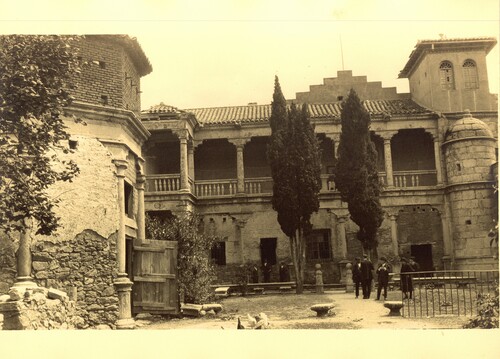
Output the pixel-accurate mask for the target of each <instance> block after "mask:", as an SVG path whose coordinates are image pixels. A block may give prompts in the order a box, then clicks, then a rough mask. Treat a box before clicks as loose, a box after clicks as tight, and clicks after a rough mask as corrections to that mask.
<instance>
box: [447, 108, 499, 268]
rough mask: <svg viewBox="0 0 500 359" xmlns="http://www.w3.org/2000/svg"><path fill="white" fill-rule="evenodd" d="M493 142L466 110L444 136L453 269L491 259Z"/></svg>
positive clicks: (485, 263)
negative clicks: (489, 233) (489, 236)
mask: <svg viewBox="0 0 500 359" xmlns="http://www.w3.org/2000/svg"><path fill="white" fill-rule="evenodd" d="M495 145H496V140H495V138H494V137H493V134H492V132H491V130H490V129H489V128H488V126H487V125H486V124H485V123H484V122H482V121H481V120H478V119H477V118H473V117H472V116H471V114H470V112H468V111H466V114H465V116H464V118H462V119H459V120H457V121H456V122H455V123H454V124H453V125H452V126H450V128H449V129H448V131H447V132H446V135H445V138H444V143H443V152H444V160H445V163H446V177H447V189H446V193H447V199H448V203H449V205H450V210H451V222H452V236H453V248H454V262H455V268H456V269H466V268H467V269H486V268H487V266H488V265H490V264H491V263H493V262H491V263H490V264H488V261H491V260H492V259H491V255H490V249H489V238H488V232H489V230H490V227H491V223H492V219H493V218H494V215H495V214H494V193H493V182H492V176H491V170H492V166H493V165H494V164H495V163H496V155H495ZM488 258H489V259H488ZM485 259H487V260H486V261H485ZM491 265H494V263H493V264H491Z"/></svg>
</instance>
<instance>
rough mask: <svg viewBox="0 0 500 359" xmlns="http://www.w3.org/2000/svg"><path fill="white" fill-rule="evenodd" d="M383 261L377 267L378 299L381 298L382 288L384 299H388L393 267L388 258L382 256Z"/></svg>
mask: <svg viewBox="0 0 500 359" xmlns="http://www.w3.org/2000/svg"><path fill="white" fill-rule="evenodd" d="M380 261H381V263H380V264H379V266H378V268H377V279H378V287H377V300H380V293H381V292H382V289H384V300H385V299H387V285H388V284H389V273H390V272H391V270H392V268H391V265H390V264H389V262H387V258H385V257H381V258H380Z"/></svg>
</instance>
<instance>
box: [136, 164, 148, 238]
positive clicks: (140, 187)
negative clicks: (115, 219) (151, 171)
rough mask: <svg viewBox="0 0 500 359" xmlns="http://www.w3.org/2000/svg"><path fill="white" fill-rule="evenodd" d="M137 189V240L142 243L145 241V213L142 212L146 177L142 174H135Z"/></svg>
mask: <svg viewBox="0 0 500 359" xmlns="http://www.w3.org/2000/svg"><path fill="white" fill-rule="evenodd" d="M136 182H137V183H136V188H137V197H138V198H137V217H136V218H137V240H138V241H139V242H141V243H142V242H144V240H145V239H146V221H145V217H146V213H145V210H144V183H145V182H146V176H144V175H143V174H139V173H138V174H137V181H136Z"/></svg>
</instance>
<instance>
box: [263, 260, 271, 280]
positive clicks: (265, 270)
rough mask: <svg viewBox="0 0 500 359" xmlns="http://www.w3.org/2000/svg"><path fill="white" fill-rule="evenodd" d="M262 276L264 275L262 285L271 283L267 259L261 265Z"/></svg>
mask: <svg viewBox="0 0 500 359" xmlns="http://www.w3.org/2000/svg"><path fill="white" fill-rule="evenodd" d="M262 274H263V275H264V283H269V282H270V281H271V265H270V264H269V262H268V261H267V259H266V260H264V264H263V265H262Z"/></svg>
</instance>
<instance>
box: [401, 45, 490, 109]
mask: <svg viewBox="0 0 500 359" xmlns="http://www.w3.org/2000/svg"><path fill="white" fill-rule="evenodd" d="M496 43H497V40H496V39H495V38H492V37H481V38H470V39H447V38H444V37H443V38H441V39H439V40H421V41H418V42H417V45H416V46H415V49H414V50H413V51H412V53H411V55H410V58H409V60H408V62H407V63H406V65H405V67H404V69H403V70H401V72H400V73H399V77H400V78H408V80H409V82H410V92H411V97H412V100H414V101H415V102H417V103H418V104H420V105H422V106H425V107H427V108H430V109H432V110H435V111H440V112H463V111H464V110H465V109H470V110H471V111H472V112H475V111H496V110H497V105H496V100H495V98H494V97H493V96H492V95H491V94H490V91H489V85H488V73H487V67H486V55H487V54H488V53H489V52H490V50H491V49H492V48H493V47H494V46H495V45H496Z"/></svg>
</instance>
